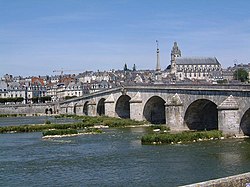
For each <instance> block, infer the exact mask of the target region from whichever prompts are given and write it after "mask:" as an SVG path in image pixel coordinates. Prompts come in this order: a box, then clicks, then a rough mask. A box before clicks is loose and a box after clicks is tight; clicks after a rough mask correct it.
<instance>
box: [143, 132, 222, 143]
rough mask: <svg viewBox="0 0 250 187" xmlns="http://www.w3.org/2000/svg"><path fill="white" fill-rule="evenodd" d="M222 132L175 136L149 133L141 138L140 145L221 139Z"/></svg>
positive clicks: (182, 133) (184, 133)
mask: <svg viewBox="0 0 250 187" xmlns="http://www.w3.org/2000/svg"><path fill="white" fill-rule="evenodd" d="M222 136H223V135H222V132H221V131H218V130H213V131H197V132H188V131H185V132H181V133H176V134H170V133H150V134H147V135H144V136H143V137H142V138H141V142H142V144H171V143H178V142H182V143H186V142H193V141H198V140H208V139H211V138H218V139H219V138H221V137H222Z"/></svg>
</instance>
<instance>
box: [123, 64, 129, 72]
mask: <svg viewBox="0 0 250 187" xmlns="http://www.w3.org/2000/svg"><path fill="white" fill-rule="evenodd" d="M123 70H124V71H128V66H127V64H126V63H125V65H124V68H123Z"/></svg>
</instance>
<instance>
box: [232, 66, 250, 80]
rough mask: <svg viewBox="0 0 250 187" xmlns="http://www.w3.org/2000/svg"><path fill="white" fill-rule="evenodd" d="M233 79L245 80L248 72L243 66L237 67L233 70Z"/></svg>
mask: <svg viewBox="0 0 250 187" xmlns="http://www.w3.org/2000/svg"><path fill="white" fill-rule="evenodd" d="M234 79H235V80H240V81H241V82H245V81H247V80H248V72H247V71H246V70H245V69H243V68H239V69H237V70H235V72H234Z"/></svg>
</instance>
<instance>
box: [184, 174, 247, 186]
mask: <svg viewBox="0 0 250 187" xmlns="http://www.w3.org/2000/svg"><path fill="white" fill-rule="evenodd" d="M228 186H233V187H250V172H248V173H243V174H239V175H234V176H230V177H225V178H220V179H215V180H209V181H205V182H200V183H195V184H190V185H185V186H182V187H228Z"/></svg>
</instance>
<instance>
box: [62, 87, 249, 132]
mask: <svg viewBox="0 0 250 187" xmlns="http://www.w3.org/2000/svg"><path fill="white" fill-rule="evenodd" d="M60 113H61V114H77V115H89V116H98V115H106V116H110V117H120V118H130V119H134V120H147V121H149V122H151V123H153V124H167V125H168V126H169V127H170V129H171V130H177V131H182V130H212V129H219V130H222V131H223V132H225V133H232V134H245V135H250V85H249V86H248V85H225V86H219V85H209V86H208V85H203V86H202V85H155V86H124V87H120V88H114V89H109V90H105V91H101V92H96V93H93V94H90V95H86V96H83V97H79V98H75V99H71V100H67V101H64V102H61V103H60Z"/></svg>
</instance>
